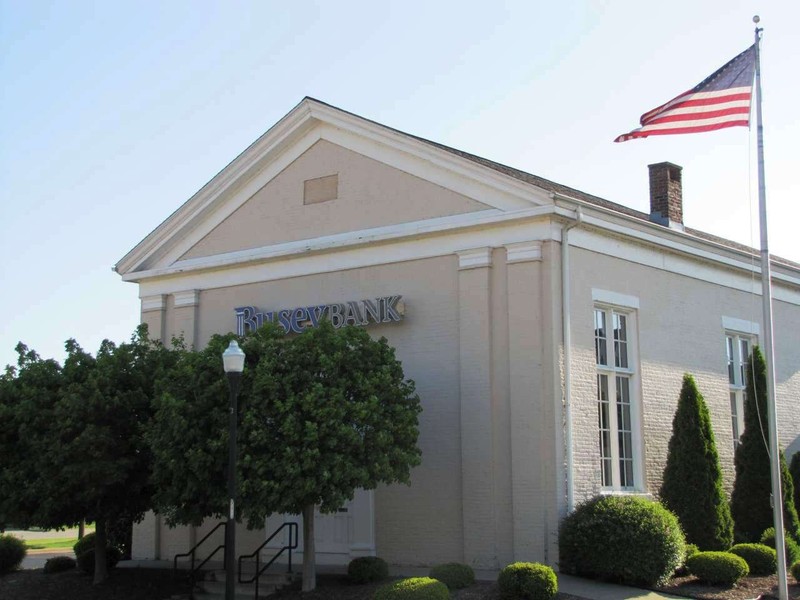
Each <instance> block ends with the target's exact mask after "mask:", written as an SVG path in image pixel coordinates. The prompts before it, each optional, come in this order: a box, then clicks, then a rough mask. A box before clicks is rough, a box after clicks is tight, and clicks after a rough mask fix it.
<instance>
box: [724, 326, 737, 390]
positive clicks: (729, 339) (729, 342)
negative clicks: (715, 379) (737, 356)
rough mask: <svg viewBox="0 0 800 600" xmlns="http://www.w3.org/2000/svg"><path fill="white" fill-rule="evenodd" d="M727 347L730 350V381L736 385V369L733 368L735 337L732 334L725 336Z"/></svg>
mask: <svg viewBox="0 0 800 600" xmlns="http://www.w3.org/2000/svg"><path fill="white" fill-rule="evenodd" d="M725 347H726V350H727V351H728V382H729V383H730V384H731V385H736V379H735V378H734V373H735V371H734V369H733V338H732V337H731V336H727V337H726V338H725Z"/></svg>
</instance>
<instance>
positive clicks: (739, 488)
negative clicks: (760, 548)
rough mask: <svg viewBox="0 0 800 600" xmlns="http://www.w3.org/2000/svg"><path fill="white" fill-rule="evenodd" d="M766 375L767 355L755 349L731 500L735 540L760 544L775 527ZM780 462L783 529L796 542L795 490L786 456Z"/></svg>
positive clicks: (799, 533)
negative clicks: (767, 532) (765, 356)
mask: <svg viewBox="0 0 800 600" xmlns="http://www.w3.org/2000/svg"><path fill="white" fill-rule="evenodd" d="M766 372H767V367H766V363H765V361H764V355H763V354H762V353H761V350H760V349H759V348H758V347H757V346H756V347H755V348H753V354H752V355H751V357H750V362H749V364H748V367H747V397H746V399H745V405H744V434H743V435H742V440H741V443H740V444H739V447H738V448H737V449H736V456H735V459H734V462H735V465H736V481H735V482H734V485H733V495H732V496H731V513H732V514H733V520H734V523H735V537H736V539H737V540H738V541H742V542H758V541H759V539H760V537H761V534H762V533H763V532H764V530H765V529H767V528H768V527H771V526H772V525H773V518H772V507H771V503H770V497H771V493H772V484H771V478H770V458H769V453H768V451H767V448H768V442H769V430H768V421H767V418H768V416H767V375H766ZM779 458H780V471H781V485H782V490H783V498H782V502H783V519H784V528H785V530H786V531H787V532H789V534H791V535H792V536H793V537H794V538H795V539H796V540H797V539H798V537H800V524H798V518H797V511H796V510H795V507H794V502H793V499H792V496H793V494H794V486H793V485H792V478H791V475H790V474H789V468H788V467H787V466H786V460H785V458H784V456H783V453H781V454H780V457H779Z"/></svg>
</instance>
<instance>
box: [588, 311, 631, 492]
mask: <svg viewBox="0 0 800 600" xmlns="http://www.w3.org/2000/svg"><path fill="white" fill-rule="evenodd" d="M632 326H633V315H632V313H630V312H622V311H619V310H616V309H614V308H611V307H601V306H596V307H595V309H594V348H595V361H596V363H597V415H598V426H599V427H598V429H599V444H600V476H601V481H602V485H603V487H604V488H606V489H611V490H633V489H635V488H636V485H637V482H636V465H635V462H634V461H635V460H636V452H635V450H636V449H635V446H634V443H635V441H634V440H635V437H636V436H635V435H634V426H633V423H634V420H635V419H634V416H635V415H634V412H635V411H634V410H633V409H634V405H633V397H634V389H635V386H634V378H635V377H636V369H635V359H634V356H633V353H632V352H631V340H632V339H633V336H632V335H631V329H632Z"/></svg>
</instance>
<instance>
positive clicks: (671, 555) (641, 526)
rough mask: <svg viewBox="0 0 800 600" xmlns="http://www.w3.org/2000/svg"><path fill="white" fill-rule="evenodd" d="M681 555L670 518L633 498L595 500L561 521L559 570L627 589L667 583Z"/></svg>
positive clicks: (680, 540)
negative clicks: (627, 586)
mask: <svg viewBox="0 0 800 600" xmlns="http://www.w3.org/2000/svg"><path fill="white" fill-rule="evenodd" d="M685 555H686V541H685V538H684V537H683V532H682V531H681V527H680V525H679V524H678V519H677V518H676V517H675V515H674V514H672V513H671V512H669V511H668V510H667V509H666V508H664V507H663V506H661V505H660V504H659V503H658V502H653V501H652V500H646V499H644V498H640V497H636V496H598V497H596V498H593V499H591V500H589V501H587V502H583V503H581V504H579V505H578V507H577V508H576V509H575V511H574V512H573V513H572V514H570V515H568V516H567V517H566V518H565V519H564V520H563V521H562V523H561V529H560V532H559V570H560V571H561V572H562V573H567V574H572V575H581V576H584V577H594V578H598V577H599V578H603V579H608V580H612V581H618V582H622V583H627V584H632V585H646V586H650V585H656V584H659V583H663V582H666V581H667V580H668V579H669V578H670V577H671V576H672V574H673V573H674V572H675V570H676V569H677V568H678V567H679V566H680V565H681V563H682V562H683V560H684V557H685Z"/></svg>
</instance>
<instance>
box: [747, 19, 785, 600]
mask: <svg viewBox="0 0 800 600" xmlns="http://www.w3.org/2000/svg"><path fill="white" fill-rule="evenodd" d="M759 21H760V19H759V17H758V15H756V16H755V17H753V22H754V23H756V31H755V46H756V96H757V102H756V136H757V139H758V212H759V221H760V228H761V299H762V303H763V313H764V350H765V354H766V361H767V408H768V413H769V418H768V420H769V455H770V472H771V475H772V518H773V523H774V525H775V551H776V552H777V554H778V598H779V599H780V600H788V598H789V589H788V584H787V581H786V550H785V544H784V533H783V494H782V493H781V468H780V464H781V463H780V444H779V443H778V409H777V405H776V402H775V349H774V342H773V328H772V270H771V267H770V262H769V238H768V235H767V190H766V183H765V181H764V127H763V125H762V120H761V48H760V42H761V32H762V31H763V29H762V28H760V27H758V22H759ZM754 389H755V388H754ZM754 400H755V399H754Z"/></svg>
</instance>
